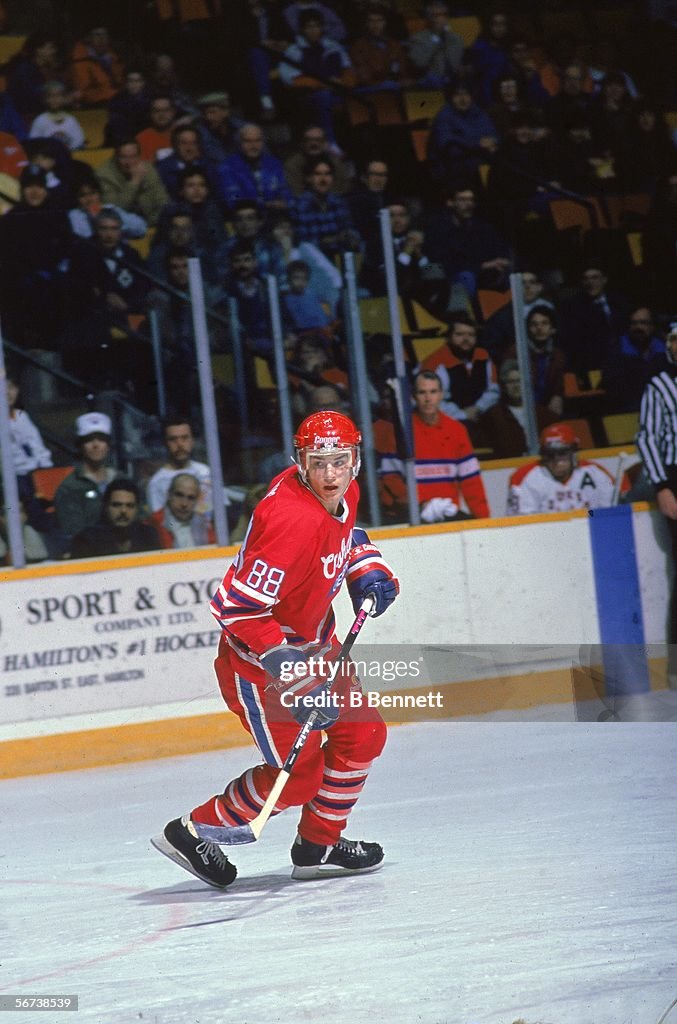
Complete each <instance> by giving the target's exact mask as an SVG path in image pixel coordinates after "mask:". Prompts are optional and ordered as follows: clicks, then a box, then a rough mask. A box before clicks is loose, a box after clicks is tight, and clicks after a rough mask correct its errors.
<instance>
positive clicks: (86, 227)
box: [68, 177, 148, 238]
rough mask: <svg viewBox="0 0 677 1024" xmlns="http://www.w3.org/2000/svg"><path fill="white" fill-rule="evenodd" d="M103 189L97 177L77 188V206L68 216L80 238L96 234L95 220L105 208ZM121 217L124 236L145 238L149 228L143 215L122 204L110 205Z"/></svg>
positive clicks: (72, 227) (74, 232)
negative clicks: (140, 215) (126, 208)
mask: <svg viewBox="0 0 677 1024" xmlns="http://www.w3.org/2000/svg"><path fill="white" fill-rule="evenodd" d="M103 208H104V206H103V201H102V199H101V189H100V188H99V184H98V182H97V180H96V178H94V177H92V178H91V180H89V181H85V182H83V183H82V185H80V187H79V188H78V190H77V206H75V207H74V208H73V209H72V210H69V211H68V218H69V220H70V223H71V230H72V232H73V234H74V235H77V236H78V237H79V238H92V237H93V235H94V221H95V219H96V217H97V216H98V215H99V214H100V213H101V211H102V210H103ZM108 209H111V210H113V211H114V212H115V213H116V214H117V215H118V217H119V218H120V223H121V225H122V237H123V238H143V236H144V235H145V234H146V232H147V230H148V225H147V224H146V222H145V220H144V219H143V217H139V215H138V214H136V213H128V212H127V210H123V209H122V207H121V206H113V205H111V206H109V207H108Z"/></svg>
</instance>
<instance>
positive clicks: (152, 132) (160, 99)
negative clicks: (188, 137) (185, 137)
mask: <svg viewBox="0 0 677 1024" xmlns="http://www.w3.org/2000/svg"><path fill="white" fill-rule="evenodd" d="M177 113H178V112H177V109H176V107H175V106H174V103H173V101H172V98H171V96H153V97H151V101H150V104H149V107H148V120H149V122H150V123H149V124H148V127H147V128H144V129H143V131H140V132H139V134H138V135H137V136H136V141H137V142H138V144H139V154H140V156H141V159H142V160H148V161H149V162H150V163H154V162H157V161H158V160H162V159H163V158H164V157H166V156H169V154H170V153H171V150H172V128H173V127H174V125H175V123H176V118H177Z"/></svg>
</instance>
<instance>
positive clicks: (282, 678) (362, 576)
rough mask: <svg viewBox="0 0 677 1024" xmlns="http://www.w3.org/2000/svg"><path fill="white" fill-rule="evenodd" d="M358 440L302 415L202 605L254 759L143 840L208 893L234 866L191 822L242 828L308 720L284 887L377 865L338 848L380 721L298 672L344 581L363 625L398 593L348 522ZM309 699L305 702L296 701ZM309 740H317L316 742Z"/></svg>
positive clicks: (294, 780) (320, 638)
mask: <svg viewBox="0 0 677 1024" xmlns="http://www.w3.org/2000/svg"><path fill="white" fill-rule="evenodd" d="M360 442H361V435H360V432H359V431H358V430H357V428H356V427H355V425H354V423H353V422H352V421H351V420H350V419H349V418H348V417H347V416H343V415H342V414H341V413H337V412H320V413H314V414H313V415H311V416H309V417H307V419H305V420H304V421H303V423H302V424H301V426H300V427H299V430H298V433H297V434H296V436H295V438H294V446H295V450H296V465H295V466H292V467H290V468H289V469H287V470H285V471H284V472H282V473H280V474H279V476H277V477H276V478H275V479H274V480H273V482H272V484H271V486H270V488H269V490H268V492H267V494H266V495H265V497H264V498H263V499H262V500H261V502H260V503H259V505H258V506H257V507H256V509H255V511H254V514H253V516H252V518H251V521H250V523H249V526H248V529H247V533H246V536H245V539H244V541H243V544H242V547H241V549H240V551H239V553H238V555H237V558H236V559H235V561H234V563H233V564H232V565H231V567H230V568H229V569H228V572H227V573H226V575H225V577H224V579H223V582H222V583H221V586H220V587H219V588H218V590H217V592H216V594H215V595H214V597H213V600H212V603H211V611H212V613H213V614H214V616H215V617H216V619H217V620H218V622H219V623H220V625H221V627H222V630H223V634H222V637H221V641H220V644H219V650H218V655H217V658H216V662H215V669H216V675H217V679H218V682H219V687H220V690H221V693H222V695H223V698H224V700H225V702H226V704H227V705H228V707H229V708H230V710H231V711H232V712H233V713H234V714H236V715H237V716H238V717H239V718H240V721H241V723H242V725H243V726H244V728H245V729H246V730H247V731H248V732H249V733H251V735H252V738H253V739H254V741H255V743H256V745H257V746H258V748H259V750H260V752H261V754H262V755H263V759H264V763H263V764H259V765H257V766H256V767H254V768H250V769H248V770H247V771H245V772H244V773H243V774H242V775H241V776H239V778H236V779H233V781H232V782H230V783H229V785H227V786H226V788H225V790H224V791H223V792H222V793H219V794H217V795H216V796H212V797H210V798H209V800H207V801H206V802H205V803H203V804H201V805H200V806H199V807H196V808H194V809H193V810H192V811H191V812H190V813H189V814H186V815H184V816H183V817H182V818H178V819H176V820H174V821H171V822H169V824H168V825H166V827H165V829H164V832H163V833H162V834H161V835H159V836H157V837H156V838H155V839H153V843H154V845H155V846H156V847H157V848H158V849H159V850H160V851H161V852H162V853H164V854H165V855H166V856H168V857H170V858H171V859H172V860H174V861H175V862H176V863H177V864H179V865H180V866H181V867H183V868H185V869H186V870H187V871H190V872H192V873H193V874H194V875H197V877H198V878H201V879H202V880H203V881H205V882H207V883H208V884H209V885H212V886H215V887H216V888H225V887H226V886H228V885H230V883H231V882H233V881H234V879H235V876H236V874H237V872H236V869H235V866H234V865H233V864H231V863H230V861H229V860H228V859H227V857H226V856H225V855H224V853H223V852H222V851H221V849H220V848H219V847H218V846H216V845H215V844H213V843H210V842H206V841H204V840H202V839H200V838H199V837H198V836H197V833H196V831H195V828H194V827H193V822H199V823H202V824H206V825H215V826H224V825H225V826H239V825H243V824H246V823H247V822H249V821H252V820H253V819H254V818H255V817H256V815H257V814H258V813H259V812H260V810H261V808H262V807H263V804H264V802H265V800H266V797H267V796H268V794H269V793H270V791H271V789H272V786H273V783H274V782H275V779H276V777H277V774H278V772H279V769H280V768H281V766H282V764H283V762H284V759H285V757H286V755H287V753H288V751H289V750H290V748H291V745H292V744H293V742H294V740H295V739H296V736H297V733H298V730H299V724H303V722H305V720H306V718H307V717H308V716H309V715H310V713H311V711H313V710H319V712H320V714H319V717H318V719H317V721H316V722H315V725H314V726H313V732H311V734H310V736H309V738H308V740H307V742H306V744H305V745H304V747H303V749H302V750H301V753H300V755H299V757H298V759H297V761H296V763H295V765H294V767H293V769H292V774H291V778H290V779H289V781H288V782H287V785H286V786H285V789H284V791H283V793H282V796H281V798H280V799H279V800H278V802H277V804H276V805H275V812H274V813H276V814H277V813H279V812H280V811H283V810H285V809H286V808H287V807H289V806H299V807H301V808H302V810H301V816H300V820H299V824H298V835H297V837H296V840H295V842H294V844H293V846H292V850H291V859H292V864H293V869H292V877H293V878H297V879H307V878H317V877H321V876H324V875H327V874H351V873H355V872H363V871H374V870H376V869H377V868H379V867H380V866H381V863H382V861H383V850H382V848H381V847H380V846H379V844H378V843H364V842H355V841H353V840H348V839H344V838H343V837H342V832H343V829H344V827H345V825H346V821H347V818H348V815H349V814H350V811H351V810H352V808H353V807H354V805H355V803H356V802H357V799H358V797H359V795H360V792H361V790H362V788H363V786H364V783H365V782H366V779H367V775H368V772H369V768H370V766H371V764H372V762H373V760H374V759H375V758H376V757H378V755H379V754H380V753H381V750H382V749H383V746H384V744H385V740H386V727H385V724H384V722H383V720H382V718H381V716H380V715H379V714H378V712H377V711H376V710H375V709H373V708H368V707H366V706H364V705H363V706H362V707H361V708H360V709H359V711H358V712H356V711H353V712H351V711H350V710H347V711H346V710H345V708H342V707H341V706H340V701H339V700H338V699H337V700H336V701H325V700H324V698H325V697H326V696H327V694H326V692H325V690H326V683H325V681H324V680H323V679H320V678H318V676H317V673H315V674H314V675H313V674H312V673H306V672H305V671H304V670H305V668H306V666H307V665H308V664H309V661H310V659H311V658H312V659H313V662H312V663H311V664H312V665H313V667H314V666H317V664H318V661H319V659H320V656H322V658H323V659H324V663H325V665H326V664H329V663H331V659H332V657H335V656H336V654H337V653H338V651H339V649H340V644H339V642H338V640H337V638H336V635H335V631H334V625H335V623H334V613H333V609H332V600H333V598H334V597H335V595H336V594H337V593H338V590H339V588H340V586H341V584H342V583H343V580H344V579H345V580H346V582H347V585H348V591H349V593H350V597H351V600H352V602H353V606H354V607H355V609H356V610H357V609H358V608H359V607H360V605H361V604H362V601H363V600H364V598H365V597H366V595H367V594H371V595H372V597H373V599H374V606H373V610H372V612H371V614H372V615H374V616H377V615H380V614H382V613H383V612H384V611H385V610H386V609H387V608H388V607H389V605H390V604H392V602H393V601H394V600H395V598H396V597H397V594H398V592H399V583H398V581H397V579H396V578H395V576H394V574H393V572H392V570H391V569H390V567H389V566H388V565H387V563H386V562H385V561H384V560H383V558H382V557H381V554H380V552H379V551H378V550H377V548H376V547H374V545H373V544H371V543H370V541H369V538H368V537H367V535H366V533H365V532H364V531H363V530H360V529H358V528H357V527H356V526H355V520H356V514H357V503H358V499H359V489H358V486H357V482H356V480H355V478H356V476H357V474H358V472H359V467H360V453H359V445H360ZM290 668H291V669H292V671H290ZM290 677H291V681H288V680H289V679H290ZM344 680H345V673H344V672H343V671H342V673H341V675H340V677H339V679H338V680H337V683H336V684H335V685H334V687H333V688H332V693H331V696H333V695H334V694H335V693H337V694H338V696H339V697H340V696H341V693H342V689H341V687H342V686H343V688H344V691H345V687H347V686H350V685H351V684H350V680H348V681H344ZM308 696H310V697H312V698H313V700H314V703H313V702H312V701H311V702H307V701H306V702H304V701H303V700H302V699H301V698H303V697H308ZM346 703H348V704H349V702H346ZM286 708H289V709H290V710H289V711H287V710H285V709H286ZM321 730H325V731H326V732H327V739H326V742H325V743H324V745H322V743H321Z"/></svg>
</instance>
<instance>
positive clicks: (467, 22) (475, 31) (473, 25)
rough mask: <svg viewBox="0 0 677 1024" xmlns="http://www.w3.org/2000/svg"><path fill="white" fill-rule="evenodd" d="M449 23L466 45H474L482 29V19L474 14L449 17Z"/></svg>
mask: <svg viewBox="0 0 677 1024" xmlns="http://www.w3.org/2000/svg"><path fill="white" fill-rule="evenodd" d="M449 24H450V25H451V27H452V29H453V30H454V32H455V33H456V35H458V36H460V37H461V39H462V40H463V45H464V46H472V44H473V43H474V42H475V40H476V39H477V37H478V35H479V34H480V32H481V31H482V25H481V23H480V19H479V18H476V17H475V15H474V14H469V15H467V16H465V17H459V18H449Z"/></svg>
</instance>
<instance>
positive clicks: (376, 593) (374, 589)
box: [346, 528, 400, 619]
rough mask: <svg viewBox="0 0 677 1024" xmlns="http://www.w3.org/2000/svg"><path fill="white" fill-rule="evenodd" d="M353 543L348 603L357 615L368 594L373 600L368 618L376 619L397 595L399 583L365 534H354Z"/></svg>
mask: <svg viewBox="0 0 677 1024" xmlns="http://www.w3.org/2000/svg"><path fill="white" fill-rule="evenodd" d="M355 541H357V542H358V543H357V544H355ZM353 543H354V544H355V546H354V547H353V548H352V549H351V551H350V555H349V556H348V571H347V573H346V579H347V581H348V593H349V594H350V600H351V601H352V603H353V609H354V611H355V614H356V615H357V613H358V612H359V610H360V607H361V605H362V602H363V601H364V599H365V597H366V596H367V594H371V595H372V596H373V598H374V608H373V610H372V612H371V616H372V618H374V619H375V618H378V616H379V615H383V613H384V611H385V610H386V609H387V608H389V607H390V605H391V604H392V603H393V601H394V600H395V598H396V597H397V595H398V594H399V592H400V584H399V580H398V579H397V577H396V576H395V574H394V573H393V571H392V569H391V568H390V566H389V565H388V563H387V562H386V561H385V559H384V558H383V556H382V555H381V552H380V551H379V550H378V548H377V547H376V546H375V545H374V544H372V543H371V541H370V540H369V537H368V536H367V534H366V533H365V532H364V530H360V529H357V528H356V529H354V530H353Z"/></svg>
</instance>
